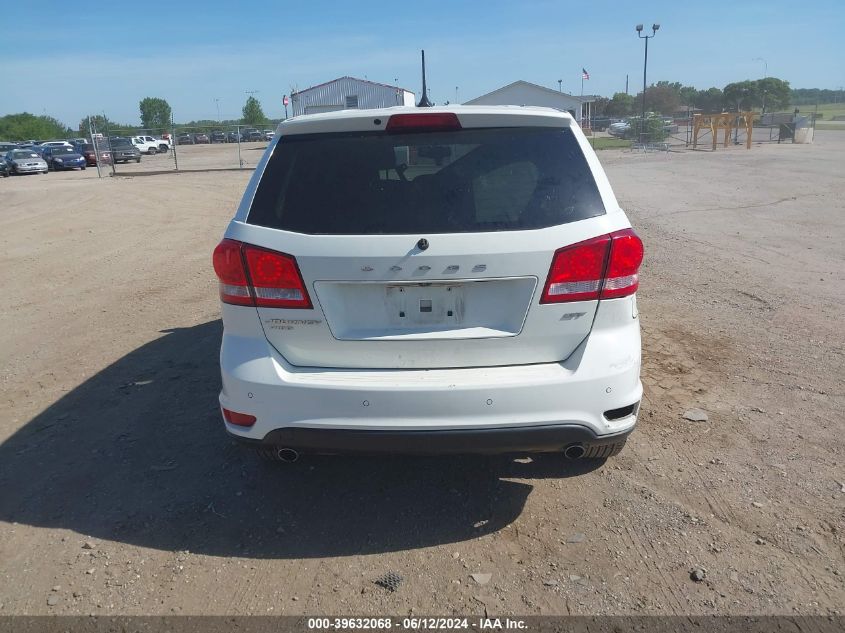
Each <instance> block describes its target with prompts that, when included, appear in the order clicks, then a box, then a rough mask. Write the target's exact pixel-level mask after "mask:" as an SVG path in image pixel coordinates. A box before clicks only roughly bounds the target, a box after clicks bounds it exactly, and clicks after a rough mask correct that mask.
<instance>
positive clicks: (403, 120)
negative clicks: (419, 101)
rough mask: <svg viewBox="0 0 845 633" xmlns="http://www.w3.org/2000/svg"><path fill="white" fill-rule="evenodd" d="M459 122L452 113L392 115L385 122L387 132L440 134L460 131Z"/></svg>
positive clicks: (456, 116)
mask: <svg viewBox="0 0 845 633" xmlns="http://www.w3.org/2000/svg"><path fill="white" fill-rule="evenodd" d="M460 129H461V122H460V121H459V120H458V115H457V114H455V113H454V112H426V113H420V114H394V115H393V116H391V117H390V118H389V119H388V120H387V127H385V130H386V131H387V132H441V131H448V130H460Z"/></svg>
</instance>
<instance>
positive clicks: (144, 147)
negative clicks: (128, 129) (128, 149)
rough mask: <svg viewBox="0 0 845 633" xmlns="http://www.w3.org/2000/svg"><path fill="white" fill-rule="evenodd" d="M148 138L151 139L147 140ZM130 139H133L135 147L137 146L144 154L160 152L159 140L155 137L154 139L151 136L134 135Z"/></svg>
mask: <svg viewBox="0 0 845 633" xmlns="http://www.w3.org/2000/svg"><path fill="white" fill-rule="evenodd" d="M147 138H149V139H151V140H149V141H148V140H146V139H147ZM130 140H131V141H132V144H133V145H134V146H135V147H137V148H138V151H139V152H141V153H142V154H149V155H153V154H158V142H157V141H156V140H155V139H153V138H152V137H151V136H150V137H145V136H133V137H131V139H130Z"/></svg>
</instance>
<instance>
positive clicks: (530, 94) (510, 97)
mask: <svg viewBox="0 0 845 633" xmlns="http://www.w3.org/2000/svg"><path fill="white" fill-rule="evenodd" d="M594 100H595V97H594V96H592V95H589V96H588V95H584V96H583V97H575V96H573V95H570V94H567V93H565V92H561V91H559V90H554V89H552V88H545V87H543V86H538V85H537V84H532V83H530V82H528V81H522V80H519V81H515V82H513V83H511V84H508V85H507V86H502V87H501V88H498V89H496V90H494V91H493V92H488V93H487V94H485V95H481V96H480V97H476V98H475V99H470V100H469V101H467V102H465V104H464V105H526V106H543V107H546V108H555V109H556V110H565V111H566V112H569V114H571V115H572V116H573V117H575V119H576V120H581V118H582V117H583V118H584V119H585V120H588V121H589V119H590V104H591V103H592V102H593V101H594ZM582 108H583V112H582Z"/></svg>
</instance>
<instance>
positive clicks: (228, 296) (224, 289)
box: [212, 240, 255, 306]
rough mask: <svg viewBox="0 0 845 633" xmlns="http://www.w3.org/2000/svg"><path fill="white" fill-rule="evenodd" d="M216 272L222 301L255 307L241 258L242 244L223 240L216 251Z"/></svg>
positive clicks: (214, 260) (214, 257) (214, 258)
mask: <svg viewBox="0 0 845 633" xmlns="http://www.w3.org/2000/svg"><path fill="white" fill-rule="evenodd" d="M212 261H213V262H214V272H215V273H217V279H219V280H220V300H221V301H222V302H223V303H233V304H235V305H241V306H251V305H255V303H254V302H253V300H252V293H250V291H249V283H248V282H247V279H246V271H245V270H244V262H243V258H242V257H241V243H240V242H236V241H235V240H223V241H222V242H220V243H219V244H218V245H217V248H215V249H214V256H213V257H212Z"/></svg>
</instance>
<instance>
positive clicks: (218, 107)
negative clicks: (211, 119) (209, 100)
mask: <svg viewBox="0 0 845 633" xmlns="http://www.w3.org/2000/svg"><path fill="white" fill-rule="evenodd" d="M214 103H216V104H217V123H220V97H214Z"/></svg>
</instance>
